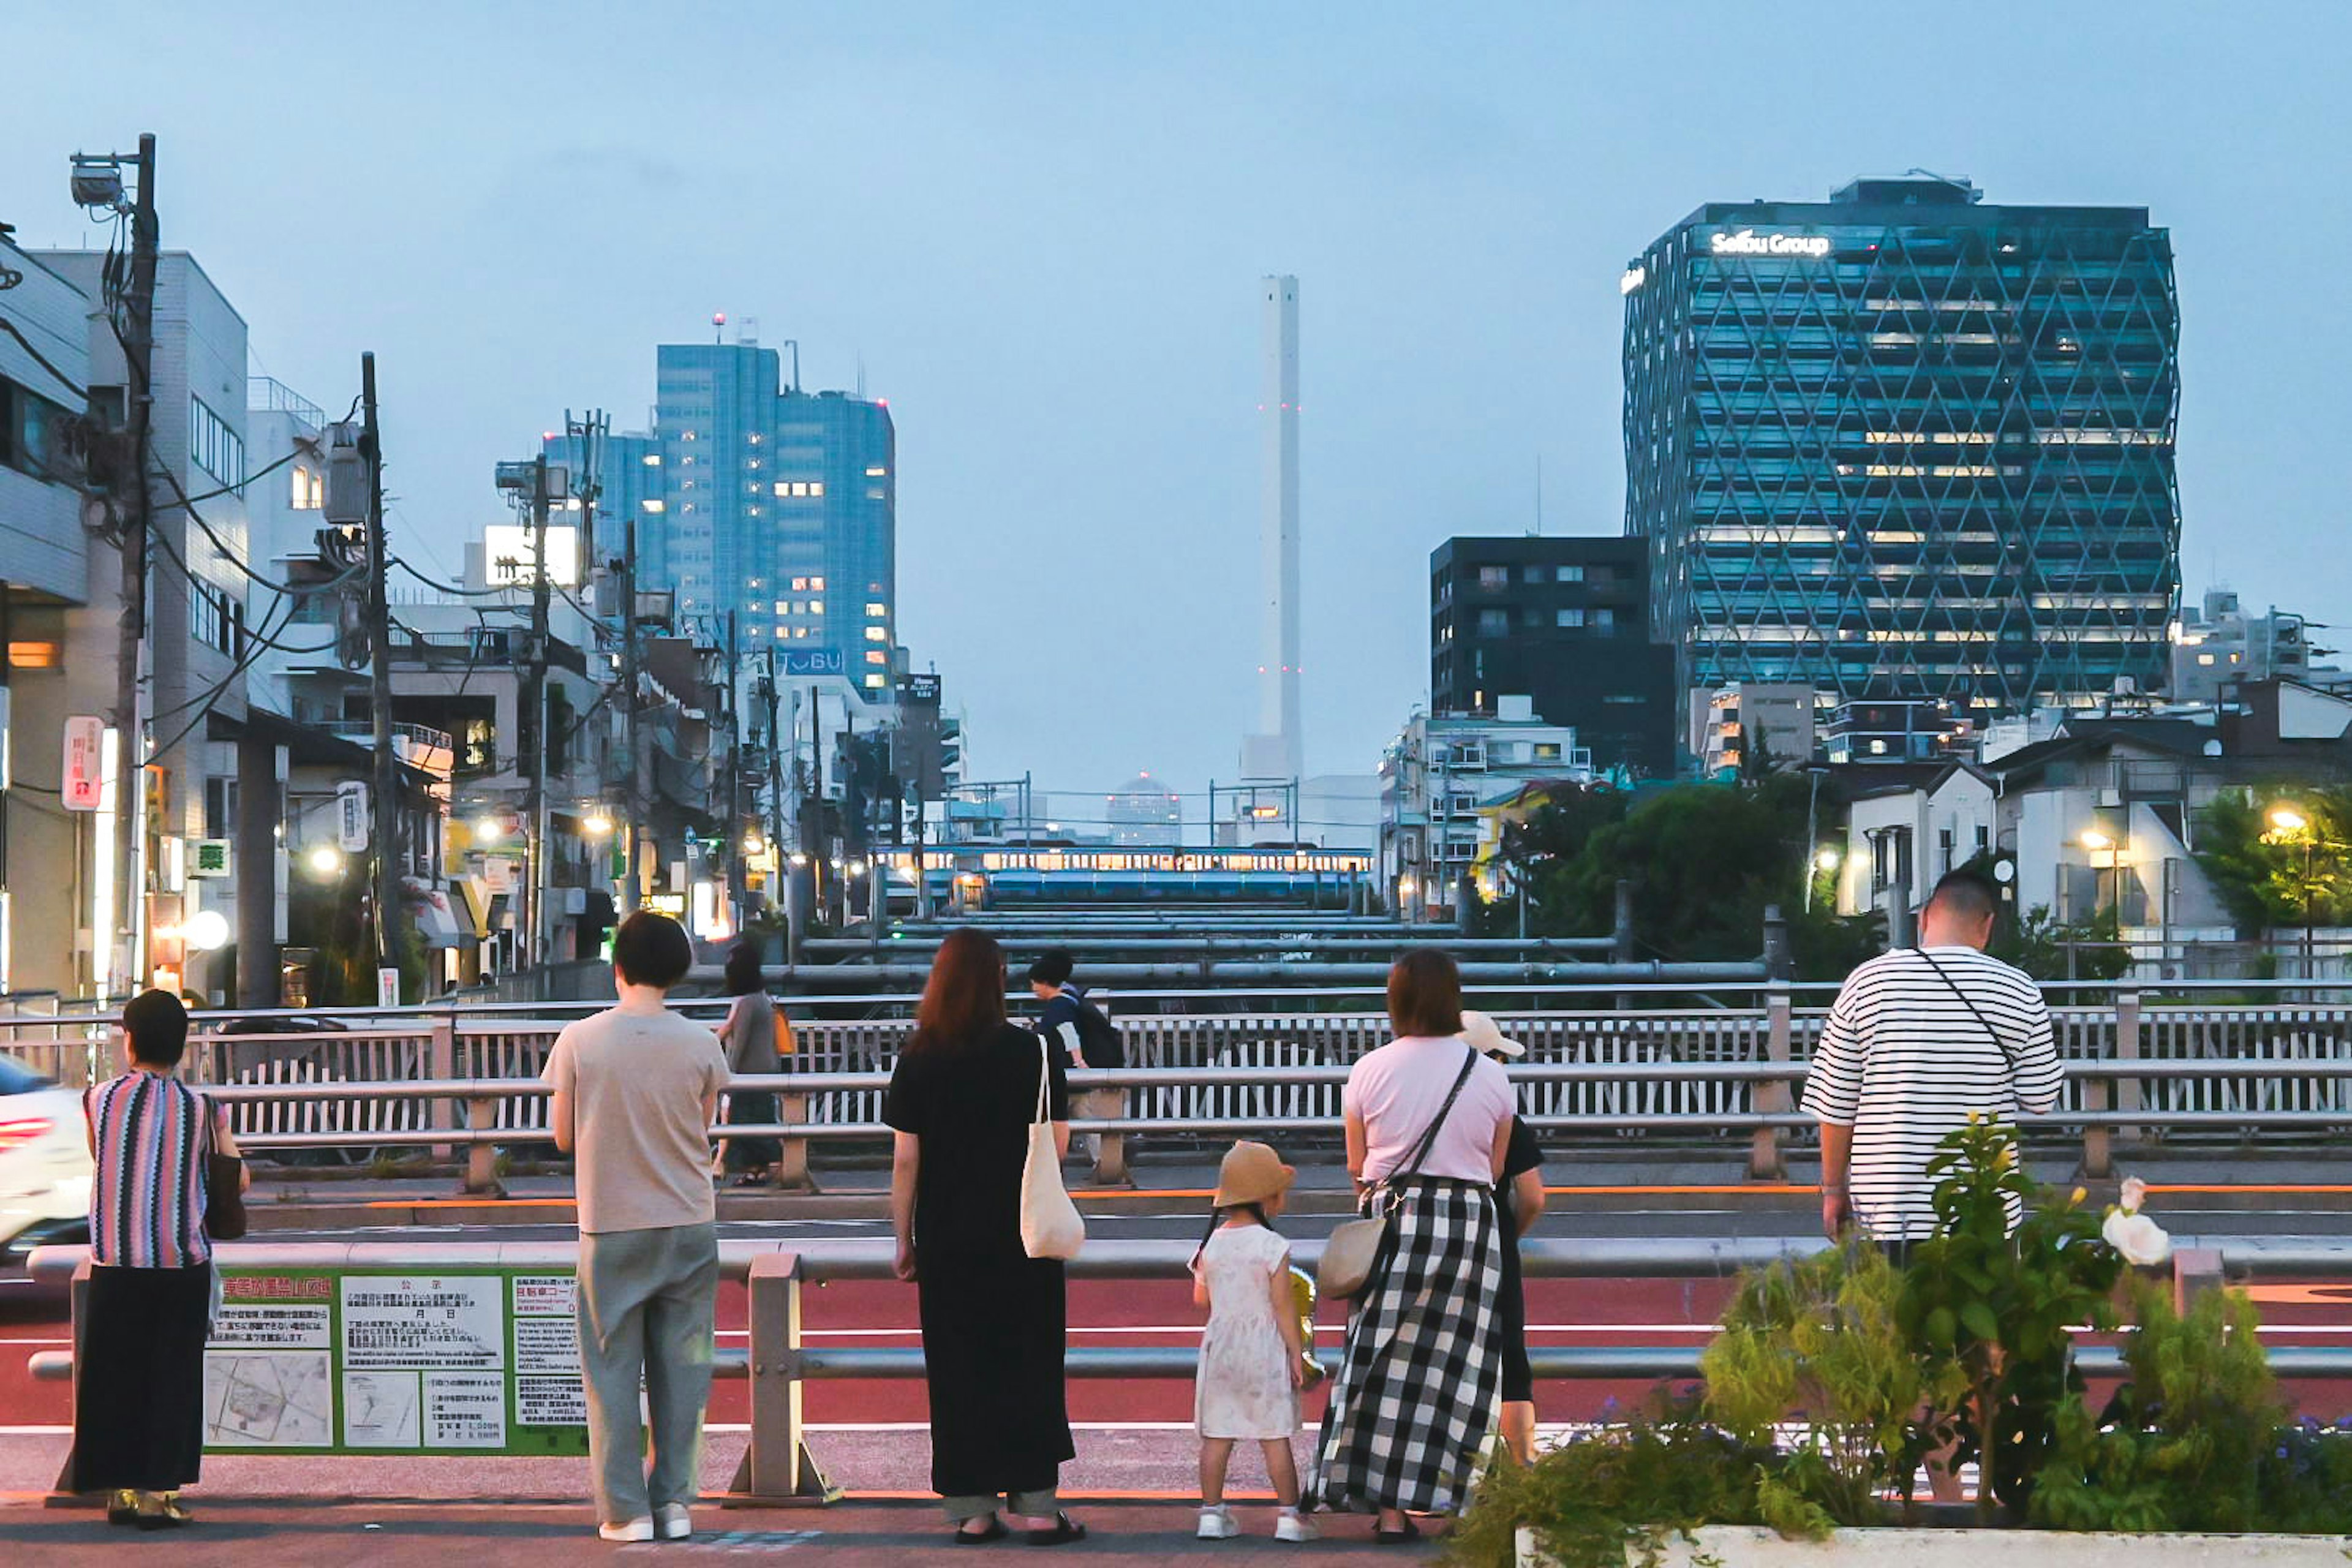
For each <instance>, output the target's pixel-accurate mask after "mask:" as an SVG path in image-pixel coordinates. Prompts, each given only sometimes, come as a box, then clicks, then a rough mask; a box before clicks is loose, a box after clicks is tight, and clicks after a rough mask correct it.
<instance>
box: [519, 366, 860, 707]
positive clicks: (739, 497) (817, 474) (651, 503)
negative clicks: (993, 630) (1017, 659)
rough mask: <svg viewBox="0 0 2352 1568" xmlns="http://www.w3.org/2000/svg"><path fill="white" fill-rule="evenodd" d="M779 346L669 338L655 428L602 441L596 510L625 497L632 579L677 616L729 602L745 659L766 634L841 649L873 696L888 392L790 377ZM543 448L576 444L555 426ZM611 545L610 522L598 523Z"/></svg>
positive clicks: (717, 609)
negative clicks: (860, 392) (632, 546)
mask: <svg viewBox="0 0 2352 1568" xmlns="http://www.w3.org/2000/svg"><path fill="white" fill-rule="evenodd" d="M548 455H549V456H550V457H551V458H558V457H562V456H576V454H573V453H572V443H570V442H569V441H567V440H566V439H565V438H563V437H554V438H552V439H551V441H550V443H549V446H548ZM603 468H604V474H603V479H604V498H603V502H602V507H603V510H604V515H605V516H606V517H607V518H608V519H609V518H611V517H613V516H614V515H616V512H615V509H616V508H624V507H626V508H634V509H635V515H636V519H637V582H638V585H639V586H640V587H641V588H644V589H646V590H655V589H667V590H669V591H671V592H672V593H674V594H675V595H677V615H678V617H679V619H680V621H681V622H682V623H688V624H691V623H696V622H700V623H703V624H705V625H709V626H718V625H719V624H720V623H721V622H722V620H723V618H724V617H725V616H729V615H730V614H731V615H732V616H734V623H735V628H736V635H737V637H738V638H739V641H740V647H741V648H742V649H743V650H744V654H745V657H746V660H747V668H748V667H749V664H750V663H751V662H755V661H756V660H757V659H758V658H760V657H761V649H763V648H765V647H769V646H771V645H781V646H782V647H784V648H785V649H787V650H790V651H794V652H803V653H809V654H816V653H820V652H823V653H832V654H838V655H839V656H840V659H839V669H840V673H842V674H843V675H845V677H846V678H847V679H849V681H850V682H851V683H852V684H853V685H855V686H856V688H857V689H858V690H859V692H860V693H861V694H862V695H864V696H865V697H866V700H869V701H875V702H887V701H889V700H890V699H891V694H892V692H893V690H894V689H895V680H896V668H895V664H894V659H895V657H896V650H897V647H898V479H897V470H898V447H897V435H896V432H895V431H894V429H893V427H892V426H891V423H890V409H889V405H887V404H886V403H881V402H878V401H877V402H869V401H867V400H866V399H865V398H862V397H853V396H851V395H848V394H846V393H842V392H815V393H812V392H804V391H803V390H802V389H801V388H799V387H798V386H793V385H787V384H784V383H783V381H782V362H781V361H780V359H779V357H778V355H777V353H776V351H775V350H773V349H768V348H761V347H760V346H759V345H758V344H756V343H750V342H735V343H665V344H663V345H661V347H660V348H659V349H658V350H657V351H656V391H655V405H654V428H653V431H652V433H651V434H650V435H649V436H616V437H613V438H612V439H611V440H610V441H608V442H607V443H606V444H605V446H604V463H603ZM597 546H598V549H599V550H600V551H602V552H604V554H606V555H608V556H609V555H611V554H613V553H614V552H617V551H618V550H619V548H620V539H619V534H618V531H617V530H616V529H615V528H614V527H613V525H612V524H611V523H609V522H607V523H605V524H604V525H603V526H601V527H600V529H599V538H598V541H597Z"/></svg>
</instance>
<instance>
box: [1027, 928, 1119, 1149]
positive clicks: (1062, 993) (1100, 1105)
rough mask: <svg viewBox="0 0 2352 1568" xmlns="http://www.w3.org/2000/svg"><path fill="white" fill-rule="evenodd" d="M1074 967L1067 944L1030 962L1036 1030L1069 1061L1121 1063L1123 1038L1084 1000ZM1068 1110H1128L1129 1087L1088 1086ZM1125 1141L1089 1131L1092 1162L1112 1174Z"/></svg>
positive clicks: (1109, 1114) (1108, 1116)
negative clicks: (1074, 977) (1074, 978)
mask: <svg viewBox="0 0 2352 1568" xmlns="http://www.w3.org/2000/svg"><path fill="white" fill-rule="evenodd" d="M1076 967H1077V961H1076V959H1075V958H1073V957H1071V956H1070V952H1069V950H1068V949H1066V948H1059V947H1056V948H1050V949H1048V950H1047V951H1046V952H1043V953H1041V954H1039V955H1038V959H1037V962H1036V963H1033V964H1031V965H1030V966H1029V989H1030V990H1031V991H1032V992H1033V993H1034V994H1035V995H1036V997H1037V1000H1038V1001H1040V1002H1042V1003H1044V1004H1045V1006H1044V1008H1043V1009H1042V1010H1041V1011H1040V1012H1039V1014H1038V1016H1037V1032H1038V1033H1039V1034H1041V1035H1043V1036H1045V1037H1046V1039H1048V1040H1050V1041H1051V1042H1053V1044H1054V1046H1055V1048H1056V1049H1059V1050H1062V1051H1066V1052H1067V1053H1068V1058H1067V1059H1068V1062H1069V1065H1070V1066H1072V1067H1076V1068H1123V1067H1125V1066H1126V1065H1127V1045H1126V1042H1125V1041H1123V1040H1121V1039H1120V1038H1119V1035H1118V1029H1117V1028H1116V1027H1114V1026H1112V1024H1111V1021H1110V1020H1109V1019H1108V1018H1106V1017H1104V1016H1103V1015H1102V1009H1101V1008H1099V1007H1097V1006H1096V1005H1094V1004H1093V1003H1092V1002H1090V1001H1088V1000H1087V994H1086V992H1085V990H1084V989H1083V988H1081V987H1080V986H1078V985H1076V984H1073V983H1072V981H1071V979H1070V976H1071V973H1073V972H1074V971H1075V970H1076ZM1070 1110H1071V1114H1072V1115H1073V1116H1075V1117H1076V1118H1077V1119H1079V1120H1080V1121H1115V1120H1117V1119H1118V1118H1119V1117H1122V1116H1124V1115H1126V1114H1127V1091H1126V1090H1125V1089H1087V1090H1086V1091H1085V1092H1084V1093H1082V1094H1080V1095H1078V1096H1077V1097H1076V1103H1075V1104H1073V1105H1072V1106H1071V1108H1070ZM1125 1144H1126V1135H1125V1134H1124V1133H1118V1132H1095V1133H1090V1134H1088V1135H1087V1152H1089V1153H1090V1154H1091V1155H1092V1156H1093V1158H1094V1162H1095V1168H1096V1169H1097V1170H1098V1171H1101V1172H1103V1173H1105V1174H1106V1175H1113V1176H1115V1175H1117V1174H1118V1173H1120V1172H1123V1171H1124V1170H1125V1169H1126V1163H1125V1160H1124V1158H1123V1155H1124V1148H1125Z"/></svg>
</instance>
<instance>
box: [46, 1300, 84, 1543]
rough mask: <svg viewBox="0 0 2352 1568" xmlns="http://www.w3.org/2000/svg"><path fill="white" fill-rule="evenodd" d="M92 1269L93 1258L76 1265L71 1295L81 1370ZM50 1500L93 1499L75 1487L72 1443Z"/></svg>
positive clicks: (65, 1504)
mask: <svg viewBox="0 0 2352 1568" xmlns="http://www.w3.org/2000/svg"><path fill="white" fill-rule="evenodd" d="M89 1270H90V1261H89V1258H83V1259H82V1260H81V1261H80V1262H79V1264H77V1265H75V1267H74V1271H73V1285H72V1287H71V1294H70V1296H69V1297H68V1300H69V1302H70V1310H71V1311H72V1314H73V1359H74V1366H75V1367H76V1368H77V1369H79V1368H80V1367H83V1366H86V1365H88V1364H89V1363H88V1362H87V1361H85V1360H84V1359H83V1358H84V1357H85V1356H87V1355H88V1354H89V1346H87V1345H85V1344H84V1343H83V1342H82V1336H83V1334H84V1333H86V1332H87V1331H88V1330H89ZM74 1409H75V1411H76V1413H77V1414H79V1411H80V1409H81V1377H80V1374H79V1370H77V1372H76V1373H75V1375H74ZM87 1501H89V1499H86V1498H84V1497H83V1496H82V1495H81V1494H79V1493H78V1492H77V1491H75V1489H74V1454H73V1449H72V1447H70V1446H68V1447H67V1449H66V1459H65V1463H64V1464H63V1465H61V1466H59V1467H58V1484H57V1487H56V1489H55V1490H54V1491H53V1492H52V1493H51V1494H50V1497H49V1504H50V1506H51V1507H53V1508H78V1507H80V1506H82V1505H83V1504H84V1503H85V1502H87Z"/></svg>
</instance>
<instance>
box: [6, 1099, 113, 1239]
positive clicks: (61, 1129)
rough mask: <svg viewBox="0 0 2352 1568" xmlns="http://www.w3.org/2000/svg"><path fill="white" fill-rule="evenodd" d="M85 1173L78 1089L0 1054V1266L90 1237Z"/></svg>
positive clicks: (85, 1149)
mask: <svg viewBox="0 0 2352 1568" xmlns="http://www.w3.org/2000/svg"><path fill="white" fill-rule="evenodd" d="M90 1173H91V1163H90V1157H89V1141H88V1137H87V1135H86V1134H85V1133H84V1131H83V1128H82V1114H81V1096H80V1095H79V1094H76V1093H75V1092H74V1091H73V1090H72V1089H60V1088H58V1086H57V1085H56V1084H55V1083H53V1082H51V1081H50V1080H49V1079H45V1078H43V1077H42V1076H41V1075H40V1074H38V1073H37V1072H35V1071H33V1070H32V1068H28V1067H26V1065H25V1064H24V1063H22V1062H20V1061H17V1060H16V1058H13V1057H8V1056H5V1055H0V1267H7V1268H22V1267H24V1263H25V1259H26V1257H27V1256H29V1255H30V1254H31V1252H32V1250H33V1248H35V1247H39V1246H42V1245H43V1244H45V1243H47V1242H53V1241H55V1242H68V1241H85V1240H88V1239H89V1184H90Z"/></svg>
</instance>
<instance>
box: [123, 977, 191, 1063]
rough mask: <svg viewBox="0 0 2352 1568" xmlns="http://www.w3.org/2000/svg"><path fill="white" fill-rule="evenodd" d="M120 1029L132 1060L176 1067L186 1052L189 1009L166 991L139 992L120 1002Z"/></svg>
mask: <svg viewBox="0 0 2352 1568" xmlns="http://www.w3.org/2000/svg"><path fill="white" fill-rule="evenodd" d="M122 1032H123V1033H124V1034H127V1035H129V1036H130V1037H131V1059H132V1060H134V1061H142V1062H145V1063H147V1064H148V1065H149V1066H150V1067H159V1068H170V1067H177V1066H179V1065H180V1058H182V1057H184V1056H185V1055H187V1052H188V1010H187V1008H186V1007H184V1006H183V1005H181V1003H180V999H179V998H178V997H177V996H174V995H173V994H171V993H170V992H169V991H142V992H141V993H140V994H138V995H136V996H133V997H132V998H131V1000H130V1001H128V1002H125V1003H124V1004H123V1005H122Z"/></svg>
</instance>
